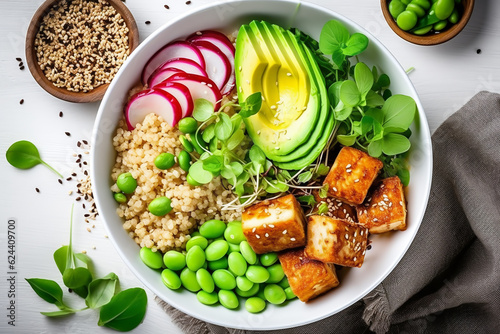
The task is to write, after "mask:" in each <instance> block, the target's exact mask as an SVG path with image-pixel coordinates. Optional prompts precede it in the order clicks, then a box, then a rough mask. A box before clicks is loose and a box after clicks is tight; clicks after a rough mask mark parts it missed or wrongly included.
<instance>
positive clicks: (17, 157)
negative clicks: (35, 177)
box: [5, 140, 63, 179]
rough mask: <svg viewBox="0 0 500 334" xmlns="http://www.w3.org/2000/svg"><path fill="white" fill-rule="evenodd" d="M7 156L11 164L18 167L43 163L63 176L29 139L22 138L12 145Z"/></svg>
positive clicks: (29, 166) (26, 167)
mask: <svg viewBox="0 0 500 334" xmlns="http://www.w3.org/2000/svg"><path fill="white" fill-rule="evenodd" d="M5 157H6V158H7V161H8V162H9V164H11V165H12V166H14V167H16V168H19V169H30V168H33V167H35V166H36V165H39V164H42V165H44V166H45V167H47V168H49V169H50V170H51V171H53V172H54V173H56V174H57V175H58V176H59V177H60V178H61V179H62V178H63V176H62V175H61V174H60V173H59V172H58V171H56V170H55V169H54V168H52V167H51V166H49V165H48V164H47V163H46V162H45V161H43V160H42V159H41V158H40V153H39V152H38V148H37V147H36V146H35V145H34V144H33V143H32V142H29V141H27V140H20V141H17V142H15V143H13V144H12V145H10V147H9V148H8V149H7V152H6V153H5Z"/></svg>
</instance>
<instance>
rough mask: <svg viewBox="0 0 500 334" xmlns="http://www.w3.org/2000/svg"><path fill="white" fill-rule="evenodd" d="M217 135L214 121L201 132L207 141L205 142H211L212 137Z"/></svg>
mask: <svg viewBox="0 0 500 334" xmlns="http://www.w3.org/2000/svg"><path fill="white" fill-rule="evenodd" d="M213 137H215V124H214V123H212V124H210V125H209V126H207V127H206V128H205V130H203V133H202V134H201V138H203V140H204V141H205V143H209V142H210V141H211V140H212V138H213Z"/></svg>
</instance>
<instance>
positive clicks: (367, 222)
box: [356, 176, 406, 233]
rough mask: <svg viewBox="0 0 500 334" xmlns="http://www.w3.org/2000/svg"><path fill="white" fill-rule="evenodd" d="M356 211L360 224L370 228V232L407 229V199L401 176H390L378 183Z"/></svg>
mask: <svg viewBox="0 0 500 334" xmlns="http://www.w3.org/2000/svg"><path fill="white" fill-rule="evenodd" d="M356 211H357V214H358V220H359V224H360V225H363V226H364V227H366V228H368V229H369V230H370V233H384V232H388V231H392V230H400V231H404V230H406V201H405V196H404V191H403V184H402V183H401V180H400V179H399V177H397V176H393V177H389V178H386V179H383V180H382V181H380V182H379V183H377V184H376V185H375V186H374V187H373V189H371V190H370V193H369V195H368V196H367V199H366V201H365V203H363V204H361V205H358V206H357V207H356Z"/></svg>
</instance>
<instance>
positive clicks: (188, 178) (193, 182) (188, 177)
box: [186, 173, 201, 187]
mask: <svg viewBox="0 0 500 334" xmlns="http://www.w3.org/2000/svg"><path fill="white" fill-rule="evenodd" d="M186 181H187V183H188V184H189V185H190V186H193V187H198V186H201V183H199V182H198V181H196V180H195V179H193V176H191V174H189V173H188V175H186Z"/></svg>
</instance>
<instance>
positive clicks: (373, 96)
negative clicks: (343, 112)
mask: <svg viewBox="0 0 500 334" xmlns="http://www.w3.org/2000/svg"><path fill="white" fill-rule="evenodd" d="M384 103H385V101H384V98H383V97H382V96H380V95H379V94H377V93H375V92H374V91H373V90H370V91H369V92H368V94H366V105H367V106H368V107H379V106H382V105H384Z"/></svg>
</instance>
